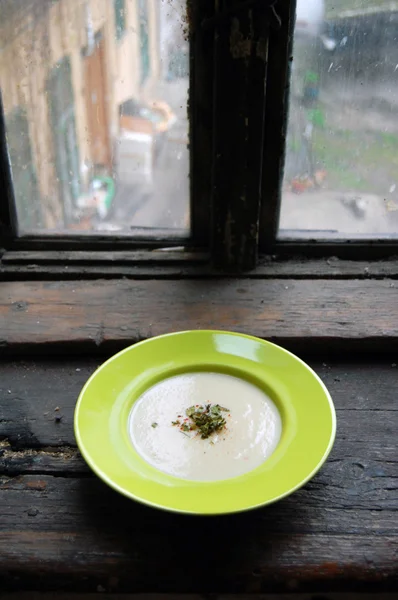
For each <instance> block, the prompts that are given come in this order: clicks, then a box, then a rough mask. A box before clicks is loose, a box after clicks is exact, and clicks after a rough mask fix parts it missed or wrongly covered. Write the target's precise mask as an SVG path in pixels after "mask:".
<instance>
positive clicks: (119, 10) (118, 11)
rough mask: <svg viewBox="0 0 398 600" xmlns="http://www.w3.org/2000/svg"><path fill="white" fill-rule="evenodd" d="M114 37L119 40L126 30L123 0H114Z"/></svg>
mask: <svg viewBox="0 0 398 600" xmlns="http://www.w3.org/2000/svg"><path fill="white" fill-rule="evenodd" d="M114 4H115V25H116V39H117V40H120V39H121V38H122V37H123V34H124V32H125V31H126V6H125V4H126V3H125V0H114Z"/></svg>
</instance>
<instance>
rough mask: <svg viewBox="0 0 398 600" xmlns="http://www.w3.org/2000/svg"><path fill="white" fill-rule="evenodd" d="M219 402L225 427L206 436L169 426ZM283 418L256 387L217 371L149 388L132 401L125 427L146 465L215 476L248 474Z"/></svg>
mask: <svg viewBox="0 0 398 600" xmlns="http://www.w3.org/2000/svg"><path fill="white" fill-rule="evenodd" d="M206 404H220V405H221V406H223V407H225V408H227V409H228V412H223V413H222V415H223V417H224V418H225V421H226V426H225V427H224V428H223V429H222V430H221V431H219V432H214V433H213V434H212V435H211V436H209V437H208V438H207V439H201V436H200V435H199V434H198V432H194V431H189V432H188V433H185V432H183V431H181V430H180V428H179V427H176V426H175V425H174V426H173V425H172V422H175V421H176V420H177V419H178V418H179V417H180V419H179V421H182V422H183V421H184V418H186V413H185V411H186V410H187V409H188V408H189V407H191V406H196V405H206ZM281 431H282V422H281V417H280V415H279V412H278V409H277V408H276V406H275V404H274V403H273V401H272V400H271V399H270V398H269V397H268V396H267V395H266V394H265V393H264V392H263V391H262V390H261V389H260V388H258V387H256V386H255V385H252V384H251V383H248V382H247V381H245V380H243V379H239V378H237V377H233V376H231V375H224V374H222V373H207V372H199V373H184V374H183V375H177V376H175V377H170V378H168V379H164V380H163V381H161V382H159V383H157V384H156V385H154V386H153V387H151V388H149V389H148V390H147V391H146V392H144V394H142V396H141V397H140V398H139V400H138V401H137V402H136V403H135V404H134V407H133V409H132V411H131V414H130V419H129V432H130V437H131V440H132V443H133V445H134V447H135V449H136V450H137V452H138V453H139V454H140V455H141V456H142V457H143V458H144V459H145V460H146V461H147V462H148V463H150V464H151V465H153V466H154V467H156V468H158V469H160V470H161V471H164V472H165V473H168V474H169V475H174V476H176V477H180V478H183V479H191V480H196V481H215V480H220V479H229V478H231V477H237V476H238V475H242V474H243V473H247V472H248V471H251V470H252V469H255V468H256V467H258V466H259V465H261V464H262V463H263V462H264V461H265V460H266V459H267V458H268V457H269V456H270V455H271V454H272V453H273V451H274V450H275V448H276V446H277V444H278V442H279V439H280V436H281Z"/></svg>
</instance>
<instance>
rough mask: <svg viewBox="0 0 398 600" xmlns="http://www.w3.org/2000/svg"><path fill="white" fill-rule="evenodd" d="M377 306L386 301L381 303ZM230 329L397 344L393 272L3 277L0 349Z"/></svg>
mask: <svg viewBox="0 0 398 600" xmlns="http://www.w3.org/2000/svg"><path fill="white" fill-rule="evenodd" d="M376 307H377V311H376ZM207 328H208V329H223V330H232V331H238V332H244V333H249V334H252V335H256V336H259V337H263V338H267V339H270V340H274V341H276V342H277V343H280V344H282V345H286V346H288V347H289V348H293V349H300V348H302V347H307V348H308V347H310V348H312V349H316V348H317V346H320V345H322V346H323V347H325V343H326V344H327V348H328V349H333V348H337V349H338V350H340V351H353V350H356V351H365V350H369V349H373V350H376V349H383V350H388V351H393V350H397V349H398V302H397V288H396V287H394V283H393V282H391V281H389V280H382V281H374V280H364V281H361V282H357V281H351V280H350V281H330V280H319V281H311V280H288V279H285V280H269V281H264V280H238V279H226V280H218V281H216V280H178V281H175V280H174V281H128V280H118V281H104V280H97V281H64V282H59V281H58V282H57V281H53V282H50V281H49V282H8V283H2V285H1V286H0V337H1V339H0V350H1V352H2V353H3V354H5V353H6V352H7V351H8V352H12V351H14V352H15V351H18V350H26V349H27V348H34V349H35V351H39V352H40V351H43V350H45V351H49V350H51V351H55V350H59V351H62V352H65V348H66V347H68V346H69V347H70V348H73V350H74V351H77V350H78V349H80V350H81V351H84V352H86V351H87V350H91V351H98V350H101V351H113V350H116V349H121V348H124V347H126V346H127V345H128V344H131V343H134V342H136V341H139V340H142V339H145V338H147V337H150V336H153V335H159V334H163V333H169V332H172V331H177V330H185V329H207Z"/></svg>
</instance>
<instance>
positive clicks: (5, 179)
mask: <svg viewBox="0 0 398 600" xmlns="http://www.w3.org/2000/svg"><path fill="white" fill-rule="evenodd" d="M0 190H1V191H0V248H1V247H3V248H6V247H7V246H8V245H9V244H10V241H11V240H12V239H14V238H15V237H16V235H17V213H16V207H15V197H14V191H13V185H12V175H11V165H10V161H9V156H8V150H7V140H6V127H5V117H4V107H3V101H2V96H1V90H0Z"/></svg>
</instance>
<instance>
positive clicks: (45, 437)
mask: <svg viewBox="0 0 398 600" xmlns="http://www.w3.org/2000/svg"><path fill="white" fill-rule="evenodd" d="M100 362H101V361H99V360H98V359H97V360H89V359H86V358H85V359H76V358H74V359H63V360H50V359H47V360H41V361H38V360H32V361H25V362H23V361H18V362H14V361H3V362H2V363H1V364H0V438H3V439H4V438H7V439H8V440H9V442H10V443H11V445H12V448H13V449H15V450H16V449H26V448H43V447H46V446H59V447H62V446H71V445H74V436H73V429H72V425H73V411H74V407H75V403H76V399H77V397H78V395H79V393H80V390H81V389H82V387H83V385H84V383H85V382H86V380H87V379H88V377H89V376H90V375H91V374H92V373H93V372H94V371H95V369H96V368H97V367H98V366H99V364H100ZM310 365H311V366H312V367H313V368H314V369H315V371H316V372H317V373H318V374H319V375H320V377H321V378H322V379H323V381H324V383H325V384H326V386H327V387H328V389H329V390H330V393H331V395H332V397H333V400H334V403H335V405H336V408H337V411H338V417H339V419H338V421H339V423H338V425H339V427H338V439H339V440H340V442H341V443H344V452H345V454H347V453H348V456H350V457H352V458H353V459H354V458H358V456H359V455H360V453H362V452H363V451H365V455H364V456H368V457H369V458H373V459H375V460H379V459H383V458H385V459H386V460H387V458H386V457H385V455H384V454H381V453H383V452H390V448H391V449H394V437H392V438H391V439H389V438H388V437H386V435H385V434H386V432H387V431H390V430H391V432H392V436H394V431H393V428H394V427H395V426H396V423H397V419H398V410H397V409H398V405H397V391H398V360H397V361H396V362H393V359H390V360H387V359H385V360H383V361H380V360H378V361H377V362H376V360H375V361H374V362H373V361H364V362H361V363H341V362H336V361H328V362H327V363H324V362H322V361H319V360H317V361H315V360H311V361H310ZM57 408H59V410H58V411H57V410H55V409H57ZM394 411H395V412H394ZM59 417H61V420H60V421H59ZM360 427H363V430H362V429H360ZM365 433H366V435H370V436H371V438H370V439H371V440H372V448H371V450H372V453H373V454H372V455H371V456H370V455H369V453H368V452H369V450H370V448H369V447H368V446H367V440H366V437H365ZM367 448H368V451H366V449H367ZM388 456H390V455H388Z"/></svg>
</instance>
